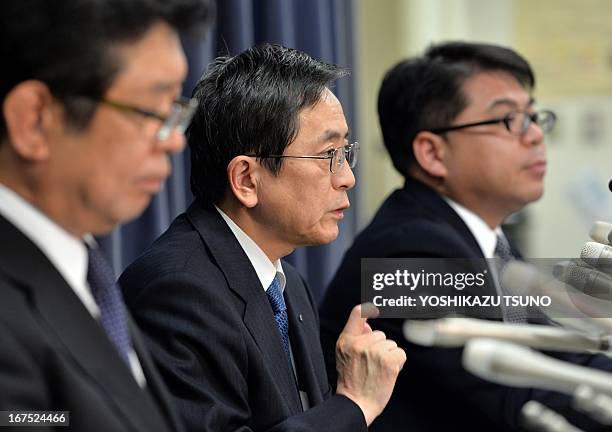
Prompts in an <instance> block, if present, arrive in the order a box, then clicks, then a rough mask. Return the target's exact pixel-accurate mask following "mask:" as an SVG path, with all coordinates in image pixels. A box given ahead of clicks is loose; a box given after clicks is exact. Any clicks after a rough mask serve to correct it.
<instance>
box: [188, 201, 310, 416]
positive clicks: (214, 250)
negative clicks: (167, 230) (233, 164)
mask: <svg viewBox="0 0 612 432" xmlns="http://www.w3.org/2000/svg"><path fill="white" fill-rule="evenodd" d="M187 217H188V218H189V220H190V221H191V223H192V224H193V226H194V227H195V228H196V229H197V230H198V232H199V234H200V236H201V237H202V240H203V241H204V243H205V244H206V246H207V247H208V248H209V250H210V252H211V254H212V255H213V257H214V259H215V260H216V262H217V263H218V266H219V269H220V270H221V271H222V272H223V274H224V276H225V279H226V280H227V283H228V286H229V287H230V289H231V290H232V291H234V292H235V293H236V294H237V295H238V296H239V297H240V298H241V299H242V300H243V302H244V304H245V309H244V316H243V320H244V324H245V326H246V327H247V329H248V330H249V333H250V334H251V336H252V337H253V339H254V340H255V343H256V344H257V346H258V347H259V349H260V351H261V355H262V357H263V358H264V360H265V364H266V366H267V367H268V368H269V373H270V376H271V378H272V380H273V381H274V382H276V384H277V386H278V390H279V392H280V393H281V394H282V395H283V399H284V400H285V401H286V402H287V406H288V409H289V410H290V411H291V412H292V413H298V412H300V411H301V410H302V405H301V402H300V399H299V395H298V393H297V391H296V388H295V380H294V376H293V371H292V370H291V366H290V363H289V361H288V359H287V356H286V354H285V352H284V350H283V348H282V342H281V339H280V334H279V332H278V331H277V328H278V327H277V324H276V321H275V320H274V314H273V312H272V308H271V306H270V303H269V302H268V298H267V297H266V293H265V291H264V290H263V289H262V286H261V282H260V280H259V278H258V277H257V273H256V272H255V269H254V268H253V266H252V264H251V262H250V261H249V258H248V257H247V256H246V254H245V253H244V251H243V250H242V247H241V246H240V243H239V242H238V240H237V239H236V237H235V236H234V234H233V233H232V232H231V230H230V228H229V227H228V226H227V224H226V223H225V221H224V220H223V219H222V218H221V215H220V214H219V213H218V212H217V210H216V209H215V208H214V207H207V208H204V207H201V206H200V205H199V204H198V203H197V202H195V203H193V204H192V205H191V207H190V208H189V209H188V210H187Z"/></svg>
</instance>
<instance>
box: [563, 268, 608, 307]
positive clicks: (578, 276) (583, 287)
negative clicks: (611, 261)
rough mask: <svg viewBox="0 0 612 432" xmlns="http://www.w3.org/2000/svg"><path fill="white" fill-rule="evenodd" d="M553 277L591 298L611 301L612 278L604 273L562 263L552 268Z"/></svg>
mask: <svg viewBox="0 0 612 432" xmlns="http://www.w3.org/2000/svg"><path fill="white" fill-rule="evenodd" d="M553 275H554V276H555V277H556V278H557V279H559V280H560V281H561V282H565V283H567V284H570V285H571V286H573V287H574V288H576V289H577V290H578V291H581V292H583V293H585V294H587V295H590V296H591V297H596V298H600V299H603V300H612V277H610V276H608V275H607V274H606V273H604V272H600V271H598V270H595V269H593V268H590V267H584V266H580V265H577V264H575V263H573V262H571V261H562V262H560V263H558V264H555V266H554V267H553Z"/></svg>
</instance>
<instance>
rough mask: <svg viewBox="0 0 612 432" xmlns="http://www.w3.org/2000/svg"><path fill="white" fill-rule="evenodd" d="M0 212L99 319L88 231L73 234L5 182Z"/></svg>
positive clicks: (134, 365)
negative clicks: (89, 277) (92, 285)
mask: <svg viewBox="0 0 612 432" xmlns="http://www.w3.org/2000/svg"><path fill="white" fill-rule="evenodd" d="M0 214H1V215H2V216H3V217H4V218H5V219H7V220H8V221H9V222H10V223H12V224H13V225H14V226H15V227H16V228H17V229H18V230H19V231H21V232H22V233H23V234H24V235H25V236H26V237H28V238H29V239H30V240H31V241H32V242H33V243H34V244H35V245H36V246H37V247H38V248H39V249H40V250H41V251H42V253H43V254H45V256H46V257H47V258H48V259H49V261H51V264H53V266H54V267H55V269H56V270H57V271H58V272H59V274H60V275H61V276H62V277H63V278H64V280H65V281H66V283H67V284H68V286H70V288H72V290H73V291H74V293H75V294H76V296H77V297H78V298H79V300H81V302H82V303H83V305H84V306H85V308H86V309H87V310H88V311H89V313H90V314H91V316H92V317H93V318H94V319H96V320H97V319H98V318H99V317H100V308H98V305H97V304H96V301H95V300H94V297H93V295H92V293H91V289H90V287H89V283H88V282H87V265H88V263H87V248H86V246H85V243H84V242H87V244H88V245H90V246H91V247H97V244H96V242H95V240H94V238H93V237H92V236H91V235H89V234H87V235H85V236H84V238H83V239H79V238H77V237H74V236H73V235H71V234H70V233H68V232H67V231H66V230H64V229H63V228H62V227H60V226H59V225H58V224H56V223H55V222H54V221H52V220H51V219H50V218H49V217H47V216H46V215H45V214H44V213H43V212H41V211H40V210H39V209H37V208H36V207H34V206H33V205H32V204H30V203H29V202H27V201H26V200H24V199H23V198H22V197H21V196H19V195H18V194H17V193H15V192H14V191H13V190H11V189H9V188H7V187H6V186H4V185H2V184H0ZM128 357H129V360H130V368H131V371H132V374H133V375H134V378H135V379H136V381H137V382H138V384H139V385H140V386H141V387H144V386H145V385H146V379H145V376H144V373H143V371H142V367H141V365H140V362H139V361H138V356H137V355H136V353H135V352H134V350H133V349H132V350H130V352H129V353H128Z"/></svg>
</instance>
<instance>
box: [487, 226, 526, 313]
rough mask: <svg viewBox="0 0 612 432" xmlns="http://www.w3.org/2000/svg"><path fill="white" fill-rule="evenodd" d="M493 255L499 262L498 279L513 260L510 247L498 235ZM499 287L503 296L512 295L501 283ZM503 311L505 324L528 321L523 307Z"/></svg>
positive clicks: (513, 307) (508, 308) (511, 307)
mask: <svg viewBox="0 0 612 432" xmlns="http://www.w3.org/2000/svg"><path fill="white" fill-rule="evenodd" d="M494 254H495V256H496V257H497V258H498V259H499V260H500V263H499V266H498V267H499V268H498V269H497V270H498V271H497V274H498V279H499V278H501V274H502V272H503V269H504V267H505V266H506V264H508V263H509V262H510V261H512V260H513V259H515V257H514V255H513V254H512V250H511V249H510V245H509V244H508V242H507V241H506V239H505V238H503V237H502V236H500V235H498V236H497V243H495V252H494ZM499 285H500V288H501V292H502V294H503V295H511V294H512V293H510V292H508V290H506V289H504V287H503V285H502V284H501V281H499ZM504 310H505V312H506V321H507V322H511V323H516V324H525V323H527V321H528V320H527V310H526V309H525V308H524V307H521V306H509V307H504Z"/></svg>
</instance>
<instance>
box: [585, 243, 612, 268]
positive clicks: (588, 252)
mask: <svg viewBox="0 0 612 432" xmlns="http://www.w3.org/2000/svg"><path fill="white" fill-rule="evenodd" d="M580 258H582V259H583V260H584V261H585V262H586V263H588V264H590V265H593V266H595V267H597V268H600V269H601V270H603V271H605V272H606V273H608V274H612V265H611V264H612V260H610V258H612V246H607V245H604V244H601V243H597V242H586V243H585V244H584V246H583V247H582V250H581V251H580Z"/></svg>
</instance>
